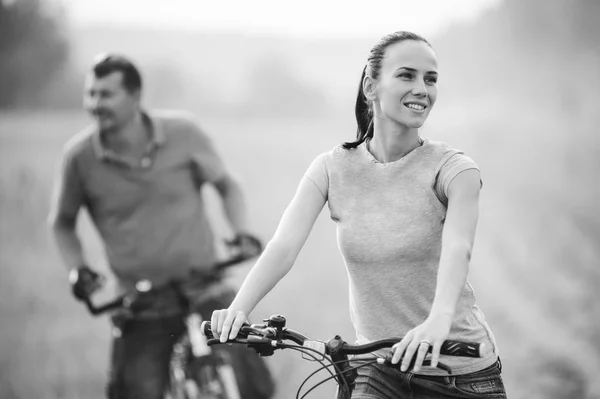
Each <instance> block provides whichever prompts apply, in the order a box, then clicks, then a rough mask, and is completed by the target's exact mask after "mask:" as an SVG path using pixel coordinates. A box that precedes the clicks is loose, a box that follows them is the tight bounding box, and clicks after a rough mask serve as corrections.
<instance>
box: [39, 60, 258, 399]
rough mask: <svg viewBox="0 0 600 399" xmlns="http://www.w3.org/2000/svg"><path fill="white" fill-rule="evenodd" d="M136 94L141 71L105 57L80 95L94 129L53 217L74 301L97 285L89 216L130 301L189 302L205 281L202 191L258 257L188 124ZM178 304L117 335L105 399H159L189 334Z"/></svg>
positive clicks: (213, 158)
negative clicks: (213, 194)
mask: <svg viewBox="0 0 600 399" xmlns="http://www.w3.org/2000/svg"><path fill="white" fill-rule="evenodd" d="M141 92H142V79H141V77H140V73H139V71H138V70H137V68H136V67H135V66H134V65H133V64H132V63H131V62H130V61H129V60H128V59H126V58H125V57H122V56H116V55H106V56H103V57H101V58H99V59H98V60H97V62H96V63H95V64H94V66H93V68H92V70H91V72H90V73H89V75H88V76H87V79H86V83H85V94H84V108H85V109H86V110H87V111H88V112H89V113H90V114H91V115H92V116H93V118H94V120H95V124H94V126H92V127H90V128H88V129H86V130H84V131H83V132H81V133H80V134H78V135H76V136H75V137H74V138H73V139H71V140H70V141H69V142H68V143H67V145H66V146H65V151H64V154H63V159H62V167H61V170H60V175H59V177H58V179H57V181H56V185H55V194H54V198H53V204H52V209H51V214H50V218H49V219H50V224H51V227H52V233H53V236H54V238H55V241H56V243H57V246H58V248H59V250H60V253H61V254H62V257H63V259H64V262H65V263H66V265H67V267H68V269H69V271H70V280H71V283H72V286H73V294H74V295H75V297H76V298H77V299H79V300H82V299H85V298H87V297H89V295H90V294H91V293H93V292H94V291H95V290H96V289H98V288H99V286H100V280H101V278H100V277H101V276H100V275H99V274H98V273H96V272H95V271H94V270H92V269H91V268H90V267H89V266H88V264H87V262H86V260H85V257H84V254H83V251H82V246H81V243H80V239H79V237H78V236H77V234H76V230H75V226H76V220H77V217H78V214H79V210H80V209H81V208H82V207H85V208H86V209H87V210H88V212H89V214H90V216H91V218H92V220H93V222H94V224H95V226H96V228H97V230H98V231H99V233H100V236H101V238H102V240H103V241H104V244H105V247H106V249H107V256H108V261H109V264H110V267H111V269H112V271H113V272H114V274H115V276H116V278H117V281H118V285H119V287H120V289H121V290H123V291H127V290H131V289H132V287H133V286H134V285H135V283H136V282H138V281H140V280H142V279H143V280H149V281H150V282H151V283H152V286H153V287H170V286H172V284H170V283H171V282H173V281H181V282H182V285H185V284H187V285H188V287H187V292H188V293H190V292H191V293H192V294H190V296H193V293H194V290H193V286H194V282H193V279H190V275H192V274H191V273H192V272H194V273H195V274H194V275H196V276H198V275H199V276H201V275H202V273H209V272H210V268H211V267H212V266H214V264H215V262H216V255H215V248H214V237H213V233H212V231H211V229H210V226H209V221H208V219H207V216H206V214H205V209H204V203H203V199H202V196H201V194H200V189H201V187H202V186H203V185H204V184H206V183H210V184H212V185H214V187H215V188H216V191H217V192H218V193H219V194H220V197H221V199H222V204H223V206H224V209H225V214H226V217H227V219H228V220H229V222H230V224H231V227H232V229H233V231H235V232H236V239H235V240H234V241H236V242H237V243H238V244H240V246H241V248H243V250H247V251H257V252H258V251H260V243H259V242H258V240H256V239H255V238H253V237H252V236H251V235H250V234H248V227H247V221H246V210H245V207H244V201H243V198H242V193H241V190H240V186H239V185H238V184H237V183H236V181H235V180H234V179H233V178H232V177H231V175H230V174H228V173H227V171H226V169H225V167H224V165H223V163H222V161H221V159H220V157H219V155H218V154H217V152H216V151H215V149H214V147H213V145H212V143H211V140H210V139H209V138H208V137H207V136H206V135H205V134H204V133H203V132H202V131H201V130H200V129H199V128H198V126H197V125H196V123H195V122H194V120H193V118H191V117H190V116H189V115H186V114H183V113H175V112H162V113H159V112H146V111H145V110H144V109H143V108H142V107H141V101H140V97H141ZM196 280H198V278H196ZM190 281H192V283H190ZM196 283H197V284H196V285H197V286H198V285H199V286H201V282H200V283H198V282H197V281H196ZM190 287H191V288H190ZM157 291H158V292H160V290H157ZM174 298H175V296H174V295H173V294H172V293H170V291H169V289H165V290H164V294H161V295H157V296H156V298H155V300H154V301H153V303H151V304H149V307H148V309H146V310H145V311H144V312H142V313H140V314H139V315H137V316H136V317H135V318H130V319H127V320H126V321H125V322H123V323H120V324H119V325H118V327H119V328H118V329H116V330H115V331H118V332H119V334H115V336H114V340H113V355H112V364H111V376H110V382H109V389H108V396H109V398H161V397H162V394H163V391H164V389H165V387H166V384H167V381H168V362H169V357H170V354H171V350H172V347H173V344H174V343H175V341H176V340H177V338H178V337H179V336H180V335H181V334H182V333H183V331H184V328H185V324H184V320H183V317H182V314H183V313H182V312H183V311H182V309H181V306H180V303H179V302H178V301H177V300H176V299H174ZM190 300H193V298H190ZM115 320H116V319H115Z"/></svg>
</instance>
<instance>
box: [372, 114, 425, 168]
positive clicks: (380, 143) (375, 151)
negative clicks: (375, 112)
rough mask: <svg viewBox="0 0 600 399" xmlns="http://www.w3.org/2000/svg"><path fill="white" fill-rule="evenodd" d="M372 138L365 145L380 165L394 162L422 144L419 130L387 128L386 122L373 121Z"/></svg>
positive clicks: (404, 127)
mask: <svg viewBox="0 0 600 399" xmlns="http://www.w3.org/2000/svg"><path fill="white" fill-rule="evenodd" d="M373 122H374V126H373V127H374V132H373V138H372V139H371V140H369V142H368V143H367V145H368V149H369V152H370V153H371V154H372V155H373V157H375V159H377V160H378V161H379V162H381V163H388V162H394V161H397V160H399V159H400V158H402V157H404V156H406V155H407V154H408V153H409V152H411V151H413V150H414V149H415V148H418V147H420V146H421V145H422V144H423V140H422V139H421V138H420V137H419V129H417V128H409V127H406V126H400V125H396V126H389V125H388V123H386V122H387V121H384V120H378V119H375V120H374V121H373Z"/></svg>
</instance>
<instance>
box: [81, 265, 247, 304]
mask: <svg viewBox="0 0 600 399" xmlns="http://www.w3.org/2000/svg"><path fill="white" fill-rule="evenodd" d="M254 256H255V255H246V254H239V255H235V256H232V257H230V258H229V259H225V260H223V261H220V262H217V263H216V264H215V266H214V267H213V269H212V270H211V272H210V273H209V274H208V275H207V278H209V279H213V280H218V279H219V276H220V275H221V274H222V273H223V272H224V271H225V270H226V269H228V268H229V267H231V266H234V265H237V264H238V263H242V262H245V261H247V260H249V259H252V258H254ZM153 289H156V288H153V287H152V283H151V282H150V281H148V280H140V281H138V282H137V283H136V285H135V290H134V291H133V292H131V293H126V294H123V295H120V296H118V297H116V298H113V299H111V300H109V301H108V302H106V303H103V304H101V305H95V304H94V303H93V302H92V299H91V298H90V297H87V298H85V299H83V302H84V303H85V305H86V307H87V308H88V311H89V312H90V313H91V314H92V315H94V316H98V315H101V314H103V313H106V312H109V311H111V310H116V309H121V308H126V307H130V306H131V304H132V303H133V301H134V297H135V296H136V295H139V294H147V293H149V292H150V291H152V290H153Z"/></svg>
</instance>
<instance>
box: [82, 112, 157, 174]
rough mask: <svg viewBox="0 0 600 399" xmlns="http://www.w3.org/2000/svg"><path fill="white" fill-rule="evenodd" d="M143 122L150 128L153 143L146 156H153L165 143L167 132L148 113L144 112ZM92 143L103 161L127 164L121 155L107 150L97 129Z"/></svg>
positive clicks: (149, 145) (147, 149)
mask: <svg viewBox="0 0 600 399" xmlns="http://www.w3.org/2000/svg"><path fill="white" fill-rule="evenodd" d="M142 122H143V123H144V125H146V126H147V127H149V129H148V132H149V133H150V135H151V141H150V143H149V144H148V147H147V148H146V154H148V155H152V154H153V153H154V152H155V151H156V150H157V149H158V148H159V147H161V146H162V145H163V144H164V143H165V141H166V138H165V132H164V130H163V126H162V125H161V124H160V123H157V122H158V121H156V120H155V119H153V118H152V117H151V116H150V115H149V114H148V113H146V112H144V111H142ZM92 143H93V147H94V153H95V154H96V157H97V158H98V159H100V160H102V161H116V162H117V163H123V162H124V163H127V162H126V161H124V160H122V159H120V157H119V155H117V154H115V153H114V152H113V151H112V150H111V149H110V148H107V147H106V146H105V145H104V143H103V138H102V132H100V130H98V129H96V130H95V132H94V134H93V136H92Z"/></svg>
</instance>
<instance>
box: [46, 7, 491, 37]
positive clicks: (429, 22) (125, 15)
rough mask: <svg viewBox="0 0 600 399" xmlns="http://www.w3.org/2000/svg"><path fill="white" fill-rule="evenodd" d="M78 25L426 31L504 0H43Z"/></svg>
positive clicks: (310, 32)
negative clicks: (61, 11)
mask: <svg viewBox="0 0 600 399" xmlns="http://www.w3.org/2000/svg"><path fill="white" fill-rule="evenodd" d="M46 1H48V2H54V3H58V4H62V5H64V8H65V10H66V12H67V15H68V16H69V17H70V20H71V23H73V24H74V25H76V26H82V25H84V26H90V25H94V26H107V27H109V26H116V27H132V28H136V27H145V28H147V27H151V28H157V29H158V28H164V29H202V30H229V31H231V30H234V31H238V32H239V31H241V32H247V33H259V34H260V33H267V34H287V35H295V36H353V35H371V34H373V35H382V34H385V33H389V32H392V31H396V30H412V31H415V32H418V33H421V34H424V35H430V34H434V33H436V32H438V31H439V30H440V29H443V28H444V27H446V26H448V24H451V23H454V22H459V21H464V20H470V19H474V18H476V17H477V16H478V15H480V14H481V13H482V12H484V11H486V9H488V8H490V7H494V6H496V5H497V4H498V3H500V2H501V1H502V0H412V1H402V0H395V1H393V0H363V1H356V0H301V1H291V0H211V1H206V0H162V1H157V0H46Z"/></svg>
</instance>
